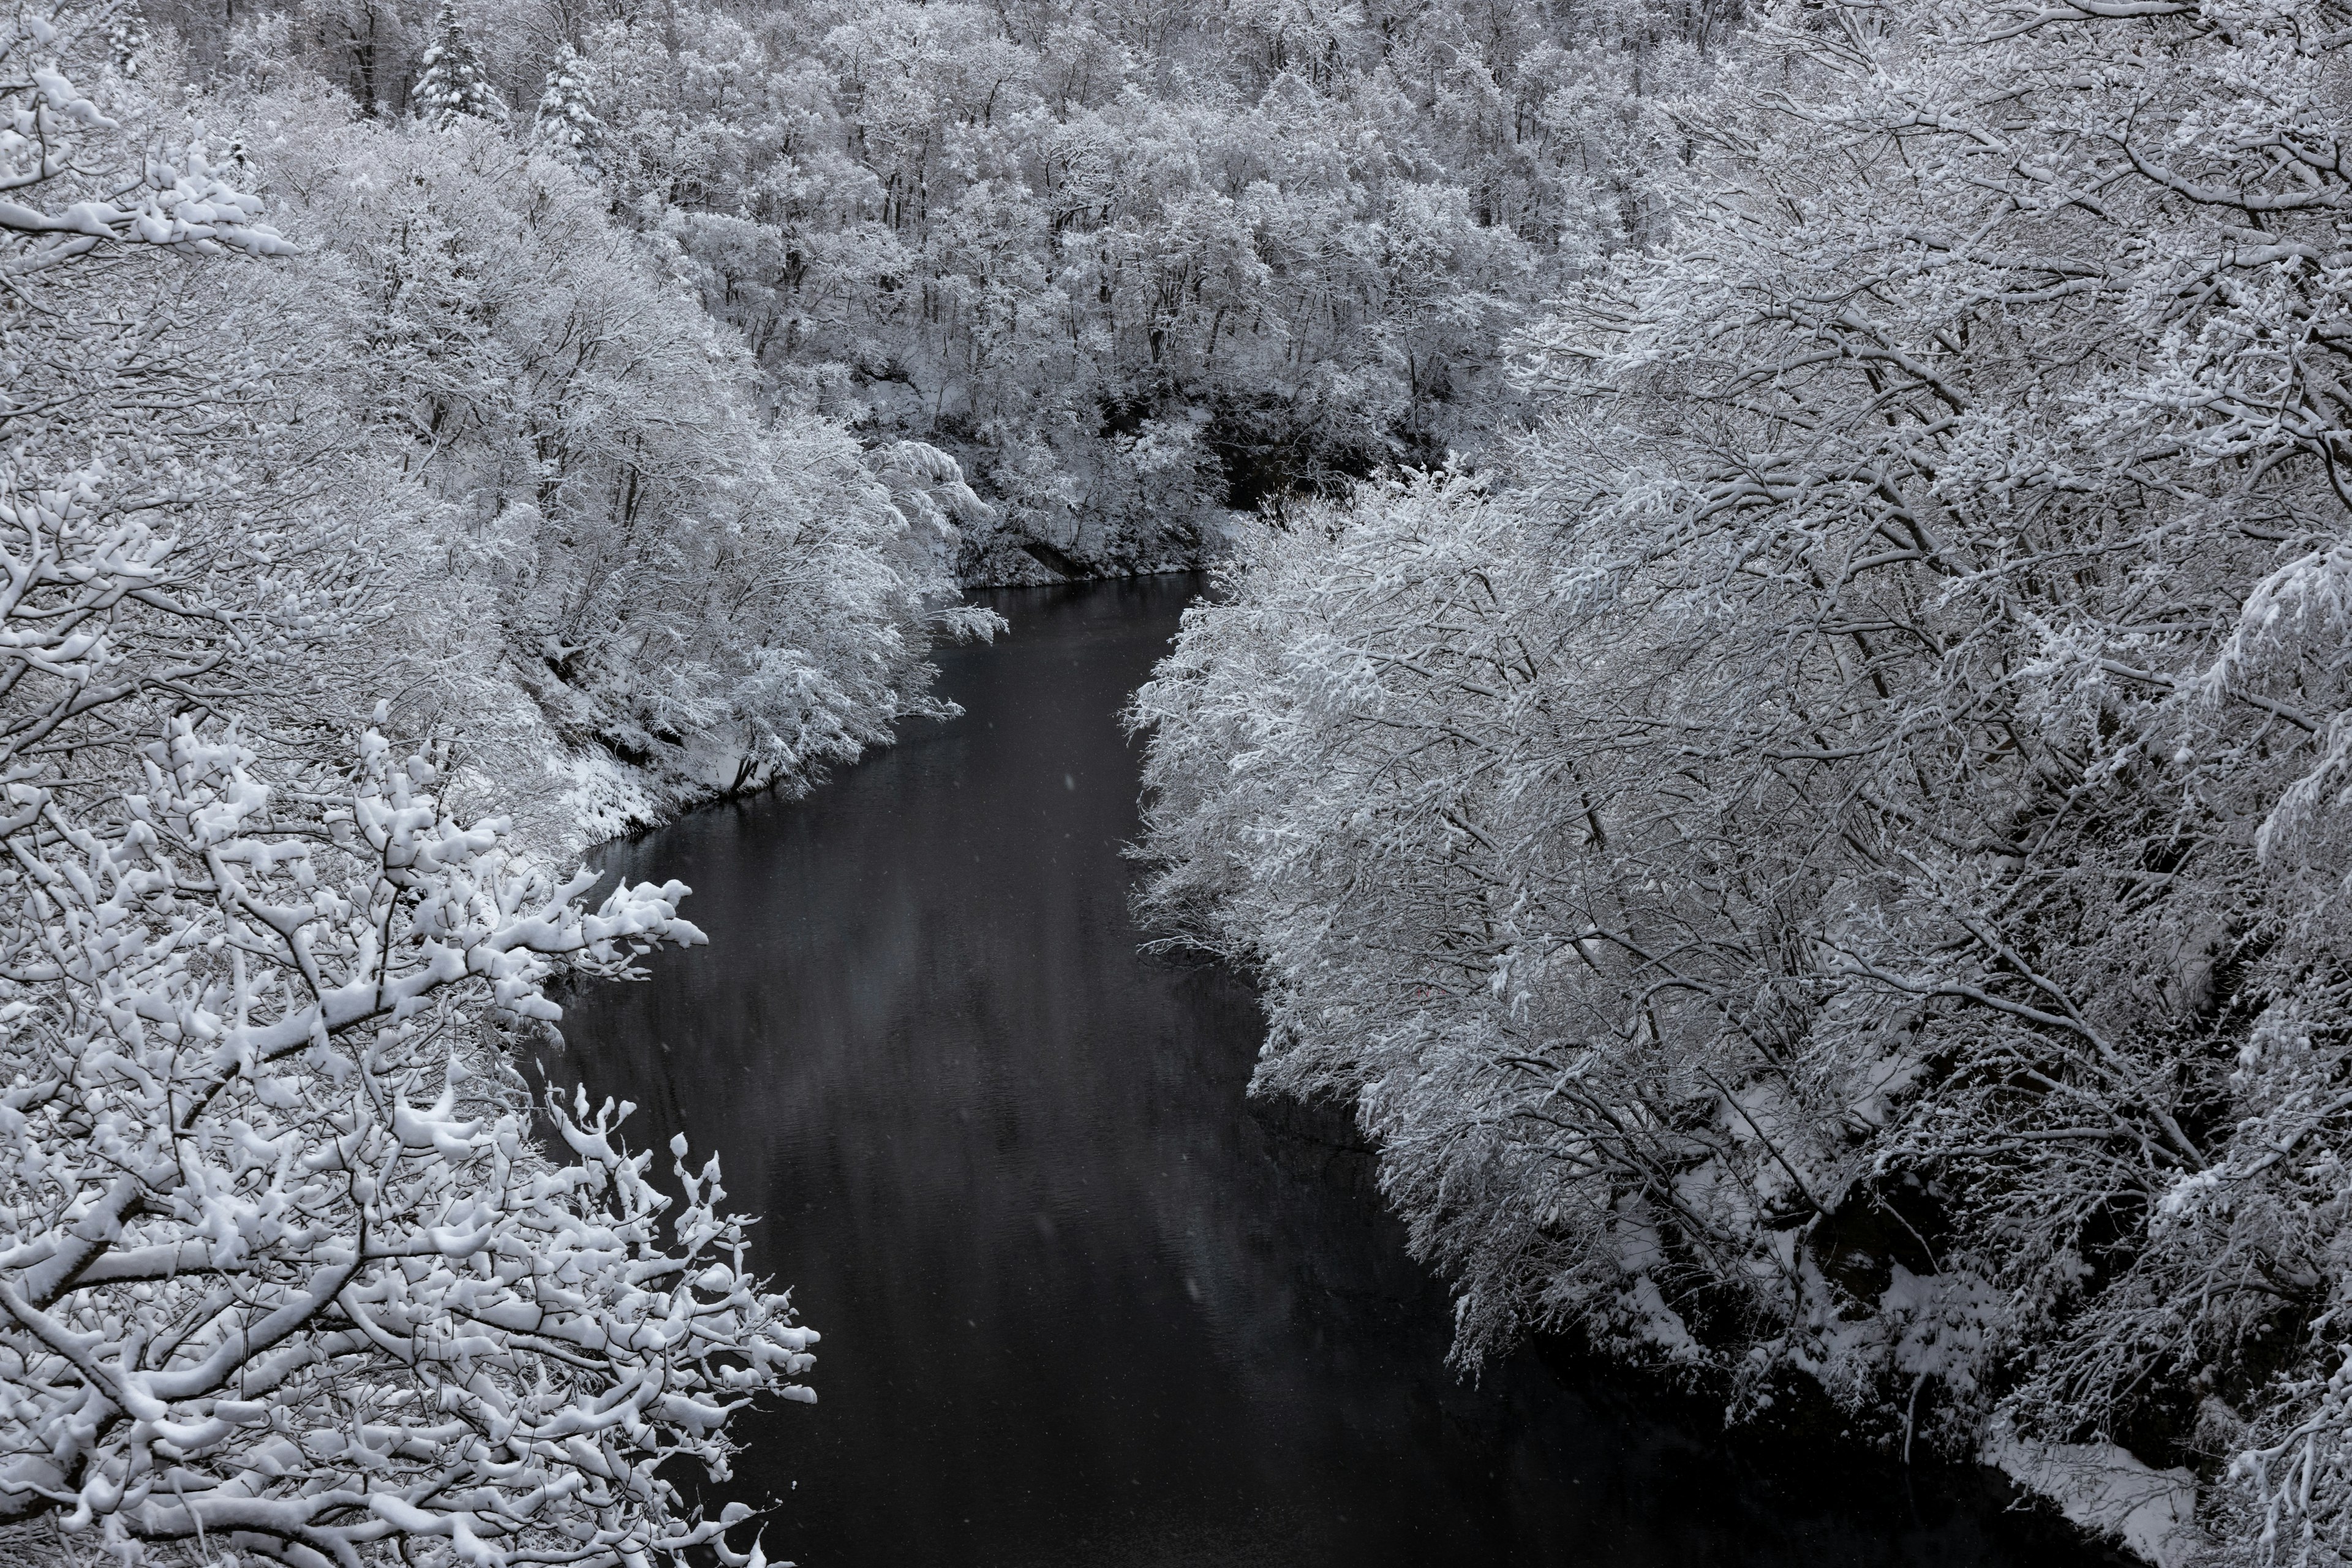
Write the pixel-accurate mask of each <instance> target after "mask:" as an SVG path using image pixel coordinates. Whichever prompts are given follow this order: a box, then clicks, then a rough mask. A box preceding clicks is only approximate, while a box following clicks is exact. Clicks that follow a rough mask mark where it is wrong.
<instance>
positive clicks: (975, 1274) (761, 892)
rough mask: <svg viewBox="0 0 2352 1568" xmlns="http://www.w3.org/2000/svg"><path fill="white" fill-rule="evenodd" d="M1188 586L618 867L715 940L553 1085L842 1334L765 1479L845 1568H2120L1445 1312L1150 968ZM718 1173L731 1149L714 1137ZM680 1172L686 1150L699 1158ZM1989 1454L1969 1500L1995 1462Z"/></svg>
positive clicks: (1218, 1039) (1110, 610) (575, 1016)
mask: <svg viewBox="0 0 2352 1568" xmlns="http://www.w3.org/2000/svg"><path fill="white" fill-rule="evenodd" d="M1194 586H1195V584H1192V582H1191V581H1189V580H1185V579H1159V580H1152V581H1145V582H1140V583H1118V584H1092V585H1087V586H1082V587H1073V588H1062V589H1047V590H1036V591H1033V592H1023V593H1016V594H1005V595H999V596H998V597H997V598H996V599H995V601H994V602H995V603H996V605H997V606H998V607H999V608H1000V609H1002V610H1003V611H1004V613H1005V614H1006V615H1008V616H1010V617H1011V618H1012V620H1013V636H1012V637H1010V638H1008V639H1005V640H1003V641H1002V642H1000V643H998V644H997V645H996V646H994V647H982V648H970V649H955V650H950V651H949V652H948V653H947V654H946V655H944V656H943V657H942V658H941V659H940V665H941V668H942V672H943V678H944V685H945V691H946V694H947V695H949V696H950V697H952V698H953V699H954V700H957V701H959V702H961V704H962V705H963V706H964V708H965V709H966V710H967V713H966V716H965V717H963V718H961V719H959V720H954V721H947V722H942V723H928V722H926V723H916V724H912V725H909V726H908V727H907V732H906V734H905V736H904V739H903V741H902V742H901V743H900V744H899V745H898V746H897V747H896V748H894V749H892V750H890V751H887V752H882V753H879V754H877V756H876V757H874V758H873V759H872V760H870V761H868V762H866V763H864V764H862V765H860V766H858V767H856V768H855V769H852V770H849V771H847V772H845V773H843V774H842V775H840V776H839V777H837V778H836V779H835V780H834V781H833V782H832V783H830V784H826V785H825V786H824V787H823V788H822V789H820V790H818V791H817V792H816V793H815V794H814V795H811V796H810V797H808V798H807V799H805V800H803V801H799V802H791V801H786V800H782V799H780V798H775V797H765V798H761V799H757V800H753V801H751V802H747V803H744V804H741V805H731V806H724V807H719V808H716V809H712V810H709V811H705V812H701V813H698V814H697V815H695V816H690V817H688V818H687V819H685V820H684V821H681V822H679V823H677V825H675V826H672V827H669V828H667V829H665V830H664V831H662V832H660V833H657V834H655V835H652V836H651V837H647V838H646V839H644V840H642V841H639V842H637V843H635V844H630V845H625V846H616V847H614V849H613V850H612V851H611V852H610V854H609V856H608V864H609V865H611V866H612V867H614V868H618V869H619V870H621V871H622V872H623V873H625V875H627V876H629V877H630V878H631V879H643V878H651V879H664V878H668V877H677V878H680V879H683V880H685V881H686V882H687V883H688V884H689V885H690V886H692V887H693V889H695V893H694V897H693V898H692V899H691V900H689V901H688V906H687V912H688V914H689V915H691V916H692V917H693V918H694V919H695V920H696V921H698V922H699V923H700V924H701V925H702V926H703V927H704V928H705V929H706V930H707V931H709V933H710V939H711V942H710V945H709V947H708V948H702V949H697V950H695V951H694V952H689V953H685V954H672V955H663V956H661V957H659V958H657V959H656V961H655V962H654V963H652V965H651V968H652V971H653V973H652V978H651V979H650V980H649V981H648V982H646V983H645V984H638V985H631V986H611V987H604V988H600V989H599V990H597V991H595V992H593V993H592V994H589V995H587V996H585V997H582V998H578V999H575V1001H574V1004H573V1005H572V1010H571V1012H570V1015H569V1016H567V1018H566V1020H565V1024H564V1030H565V1034H566V1036H567V1037H568V1040H569V1049H568V1051H567V1052H566V1054H565V1055H564V1056H563V1057H562V1058H560V1059H557V1060H554V1061H551V1063H550V1064H549V1066H550V1068H551V1071H552V1072H554V1073H555V1074H556V1075H557V1076H558V1077H559V1078H562V1079H571V1078H573V1077H577V1078H579V1079H583V1080H584V1081H585V1082H586V1083H587V1085H588V1086H589V1087H590V1089H592V1091H593V1092H594V1093H597V1094H600V1095H601V1094H612V1095H614V1096H617V1097H622V1098H626V1099H630V1100H635V1101H637V1102H638V1104H639V1105H640V1106H642V1107H643V1108H644V1109H643V1110H641V1111H640V1112H639V1113H638V1116H637V1118H636V1119H635V1121H632V1122H631V1124H630V1126H631V1130H632V1137H631V1140H630V1141H631V1142H632V1144H633V1145H634V1146H636V1147H647V1146H653V1147H659V1146H660V1145H661V1144H663V1143H665V1142H667V1140H668V1138H669V1136H670V1135H671V1133H672V1132H673V1131H679V1130H683V1131H685V1132H686V1133H687V1134H688V1136H689V1137H690V1138H691V1139H692V1141H693V1142H694V1144H695V1145H696V1147H697V1149H698V1151H700V1150H708V1149H711V1148H716V1149H718V1150H719V1151H721V1152H722V1153H723V1156H724V1160H725V1167H726V1172H727V1180H726V1184H727V1187H728V1189H729V1191H730V1194H731V1197H732V1202H733V1203H734V1205H736V1206H737V1207H739V1208H741V1209H744V1210H747V1211H750V1212H752V1213H757V1214H760V1215H763V1216H765V1217H764V1219H763V1221H762V1223H761V1225H760V1226H759V1227H758V1229H757V1233H756V1234H757V1242H758V1248H759V1256H760V1261H761V1267H762V1268H764V1269H765V1270H766V1271H768V1272H770V1273H772V1275H774V1276H775V1277H776V1278H777V1279H781V1280H785V1281H789V1282H791V1283H792V1284H793V1287H794V1292H795V1300H796V1302H797V1303H798V1304H799V1306H800V1308H801V1310H802V1312H803V1315H804V1317H805V1318H806V1320H807V1321H809V1322H810V1323H812V1324H813V1325H814V1326H815V1327H816V1328H818V1329H819V1330H821V1331H823V1332H824V1344H823V1346H822V1347H821V1353H820V1356H819V1361H818V1366H817V1368H816V1371H815V1373H814V1377H813V1380H812V1381H813V1382H814V1384H815V1386H816V1387H817V1389H818V1390H819V1393H820V1395H821V1403H820V1404H818V1405H815V1406H814V1407H813V1408H812V1407H807V1406H801V1405H790V1406H785V1407H783V1408H782V1409H779V1410H775V1411H762V1412H758V1413H754V1414H752V1415H749V1416H748V1417H745V1418H743V1419H741V1421H740V1425H739V1428H738V1430H739V1431H740V1434H741V1435H742V1436H744V1437H745V1438H746V1439H747V1440H748V1441H749V1443H750V1444H751V1449H750V1452H749V1453H747V1454H746V1455H745V1456H744V1457H743V1459H742V1462H741V1464H740V1468H739V1469H738V1472H737V1475H736V1477H735V1479H734V1480H733V1481H732V1482H731V1483H730V1485H729V1487H728V1488H727V1489H726V1494H727V1495H730V1496H737V1497H741V1498H743V1499H744V1500H748V1501H751V1502H753V1503H755V1504H756V1503H761V1502H765V1501H768V1500H774V1501H776V1502H777V1503H778V1505H779V1507H778V1511H777V1513H776V1515H775V1517H774V1519H773V1521H772V1522H771V1523H770V1524H769V1526H768V1530H767V1535H766V1546H767V1551H768V1552H769V1555H770V1556H771V1557H772V1558H780V1559H781V1558H796V1559H797V1560H798V1561H800V1562H801V1563H803V1564H807V1565H809V1568H865V1565H872V1568H933V1565H938V1568H947V1565H950V1564H954V1565H957V1568H1059V1565H1063V1564H1071V1565H1076V1564H1103V1565H1114V1568H1126V1565H1133V1568H1162V1565H1167V1568H1173V1565H1177V1564H1185V1565H1191V1564H1202V1565H1207V1564H1220V1565H1234V1564H1259V1563H1264V1564H1283V1565H1286V1568H1322V1565H1331V1568H1340V1565H1346V1568H1405V1565H1407V1564H1413V1565H1423V1564H1465V1565H1472V1568H1475V1565H1482V1564H1507V1563H1579V1564H1583V1563H1590V1564H1602V1565H1618V1564H1622V1565H1627V1568H1644V1565H1649V1564H1658V1565H1665V1564H1675V1565H1677V1568H1679V1565H1685V1564H1711V1563H1724V1564H1742V1565H1758V1568H1763V1565H1772V1568H1780V1565H1788V1568H1796V1565H1799V1564H1802V1565H1804V1568H1833V1565H1838V1564H1848V1563H1851V1564H1873V1565H1876V1564H1888V1563H1916V1564H1938V1565H1941V1564H1953V1565H1958V1564H1971V1565H1978V1564H1981V1565H1986V1568H1995V1565H1998V1568H2011V1565H2018V1564H2024V1563H2042V1562H2048V1563H2066V1562H2074V1563H2080V1562H2084V1561H2086V1558H2085V1557H2084V1555H2083V1554H2081V1553H2079V1552H2072V1551H2069V1550H2067V1549H2064V1548H2063V1547H2059V1546H2054V1545H2053V1544H2052V1543H2051V1542H2050V1540H2049V1538H2048V1537H2047V1536H2046V1535H2045V1534H2042V1533H2041V1532H2039V1531H2033V1530H2031V1529H2029V1528H2028V1526H2027V1525H2026V1524H2025V1522H2024V1521H2021V1520H2020V1519H2018V1518H2017V1517H2016V1516H2012V1515H2004V1514H2002V1513H2001V1512H2000V1510H1999V1508H1998V1506H1997V1503H1996V1502H1995V1501H1994V1500H1990V1498H1988V1497H1986V1496H1984V1495H1981V1494H1980V1493H1978V1492H1972V1491H1970V1490H1969V1487H1968V1486H1967V1485H1966V1484H1958V1485H1956V1484H1955V1481H1954V1479H1953V1478H1951V1477H1948V1476H1943V1475H1935V1474H1928V1475H1920V1474H1913V1475H1907V1476H1906V1474H1905V1472H1903V1471H1902V1470H1901V1469H1899V1468H1895V1467H1893V1466H1891V1465H1885V1464H1881V1463H1876V1462H1873V1461H1870V1460H1868V1459H1866V1458H1863V1457H1861V1456H1858V1455H1857V1454H1855V1453H1853V1452H1851V1451H1843V1450H1838V1449H1834V1448H1832V1449H1830V1450H1828V1451H1825V1452H1821V1453H1813V1452H1811V1451H1792V1450H1791V1449H1790V1446H1789V1445H1787V1444H1780V1445H1779V1447H1780V1449H1781V1453H1780V1456H1779V1457H1778V1458H1774V1457H1773V1456H1772V1454H1771V1453H1770V1451H1769V1449H1770V1447H1772V1446H1771V1445H1769V1444H1768V1445H1765V1446H1764V1447H1762V1448H1760V1449H1759V1444H1758V1443H1757V1442H1756V1441H1755V1440H1753V1439H1749V1440H1745V1441H1738V1440H1731V1439H1727V1438H1725V1437H1724V1436H1723V1435H1722V1434H1721V1433H1720V1432H1719V1431H1718V1430H1717V1429H1716V1428H1715V1426H1714V1425H1713V1423H1712V1422H1711V1421H1709V1420H1708V1419H1707V1417H1706V1413H1705V1411H1704V1410H1703V1409H1696V1408H1695V1407H1693V1406H1691V1405H1684V1404H1681V1403H1677V1402H1675V1401H1672V1400H1669V1399H1666V1398H1664V1397H1663V1396H1660V1395H1656V1394H1650V1393H1645V1392H1643V1391H1642V1389H1641V1386H1640V1385H1639V1384H1626V1383H1622V1382H1621V1381H1615V1380H1611V1379H1607V1378H1603V1377H1601V1376H1597V1375H1594V1374H1591V1373H1583V1372H1580V1371H1579V1370H1578V1369H1576V1368H1574V1367H1572V1366H1569V1367H1564V1368H1557V1369H1556V1368H1555V1367H1553V1366H1551V1365H1548V1364H1547V1363H1545V1362H1544V1361H1542V1360H1539V1359H1538V1358H1537V1357H1535V1356H1533V1355H1523V1356H1521V1357H1519V1358H1517V1359H1515V1360H1513V1361H1511V1362H1509V1363H1506V1364H1503V1365H1500V1366H1497V1367H1494V1368H1490V1369H1488V1371H1487V1372H1486V1374H1485V1376H1484V1377H1483V1378H1482V1379H1481V1380H1479V1381H1478V1382H1477V1383H1476V1384H1471V1383H1468V1382H1465V1381H1464V1380H1462V1379H1461V1378H1459V1377H1458V1376H1457V1375H1456V1374H1455V1373H1454V1372H1452V1371H1451V1370H1449V1369H1448V1368H1447V1367H1446V1366H1445V1365H1444V1352H1445V1350H1446V1346H1447V1342H1448V1319H1447V1313H1446V1306H1445V1300H1444V1293H1443V1292H1442V1291H1441V1290H1438V1289H1434V1288H1433V1286H1432V1285H1431V1284H1430V1282H1429V1281H1428V1280H1426V1279H1424V1278H1423V1276H1422V1275H1421V1274H1420V1273H1419V1271H1418V1270H1416V1269H1415V1268H1413V1267H1412V1265H1411V1264H1410V1263H1409V1262H1408V1261H1407V1260H1406V1259H1405V1258H1404V1257H1403V1255H1402V1246H1401V1242H1400V1239H1399V1236H1398V1232H1397V1228H1396V1227H1395V1226H1394V1225H1393V1224H1392V1223H1391V1221H1389V1220H1388V1219H1387V1218H1386V1216H1384V1215H1382V1214H1381V1212H1380V1210H1379V1207H1378V1205H1377V1203H1376V1201H1374V1200H1373V1199H1371V1198H1370V1197H1369V1196H1367V1195H1366V1194H1364V1193H1363V1191H1362V1190H1361V1189H1362V1183H1361V1180H1360V1177H1361V1173H1362V1169H1363V1165H1364V1162H1363V1160H1362V1157H1361V1156H1360V1154H1356V1153H1351V1152H1349V1151H1348V1150H1347V1149H1345V1148H1344V1147H1343V1146H1340V1145H1341V1144H1343V1143H1344V1136H1345V1135H1344V1131H1340V1130H1335V1129H1332V1128H1329V1127H1326V1126H1322V1125H1319V1124H1318V1122H1317V1121H1315V1119H1313V1118H1311V1117H1300V1116H1297V1115H1295V1114H1286V1113H1283V1112H1280V1111H1278V1110H1277V1111H1275V1112H1272V1113H1269V1112H1268V1111H1266V1110H1264V1109H1263V1108H1257V1109H1255V1110H1254V1108H1253V1107H1252V1106H1250V1105H1249V1104H1248V1103H1247V1102H1246V1101H1245V1100H1244V1097H1243V1087H1244V1084H1245V1082H1246V1081H1247V1079H1248V1076H1249V1071H1250V1067H1251V1063H1252V1059H1253V1058H1254V1056H1255V1051H1256V1048H1257V1043H1258V1037H1259V1030H1260V1021H1259V1017H1258V1014H1257V1011H1256V1008H1255V1004H1254V1001H1253V999H1252V997H1251V995H1250V994H1249V992H1248V991H1247V990H1246V989H1245V988H1244V986H1242V985H1240V984H1237V983H1236V982H1235V981H1234V979H1233V978H1232V977H1230V976H1229V975H1227V974H1225V973H1222V972H1220V971H1218V970H1216V969H1214V968H1205V967H1200V966H1187V965H1184V964H1181V963H1168V962H1163V961H1160V960H1156V959H1151V958H1148V957H1144V956H1141V955H1139V953H1138V952H1137V942H1138V940H1139V936H1138V932H1137V931H1136V930H1135V929H1134V928H1133V926H1132V925H1131V923H1130V921H1129V914H1128V908H1127V899H1128V889H1129V876H1130V870H1131V868H1130V867H1129V865H1128V864H1127V863H1126V862H1124V861H1123V860H1122V859H1121V858H1120V855H1119V847H1120V846H1121V845H1122V844H1123V843H1125V842H1126V841H1128V840H1129V838H1131V837H1133V835H1134V832H1135V824H1136V818H1135V807H1134V799H1135V794H1136V769H1135V763H1134V758H1133V756H1132V754H1131V753H1130V752H1129V747H1128V745H1127V743H1126V742H1125V741H1124V740H1123V738H1122V737H1121V735H1120V733H1119V731H1118V724H1117V721H1116V717H1115V716H1116V714H1117V711H1118V708H1119V706H1120V704H1121V703H1122V702H1123V701H1124V700H1125V699H1126V697H1127V694H1128V693H1129V691H1131V690H1132V689H1134V687H1135V685H1136V683H1137V682H1138V681H1139V679H1141V678H1142V676H1143V674H1144V672H1145V671H1146V669H1147V668H1149V667H1150V663H1151V661H1152V660H1153V659H1154V658H1157V657H1158V656H1159V654H1160V652H1161V651H1163V649H1164V648H1165V646H1166V643H1167V639H1168V637H1170V635H1171V633H1172V632H1173V631H1174V629H1175V622H1176V616H1177V615H1178V612H1179V611H1180V609H1181V606H1182V605H1183V603H1184V601H1185V599H1186V597H1187V596H1188V595H1189V594H1190V593H1191V592H1192V589H1193V587H1194ZM697 1159H698V1160H699V1153H698V1155H697ZM664 1163H665V1164H667V1161H665V1162H664ZM1964 1482H1965V1478H1963V1483H1964Z"/></svg>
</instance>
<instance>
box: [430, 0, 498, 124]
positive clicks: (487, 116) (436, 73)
mask: <svg viewBox="0 0 2352 1568" xmlns="http://www.w3.org/2000/svg"><path fill="white" fill-rule="evenodd" d="M417 64H418V66H419V67H420V68H422V74H420V75H419V76H418V77H417V79H416V86H415V89H413V90H412V91H411V92H410V94H409V101H410V102H411V103H412V104H413V105H415V110H416V113H417V116H418V117H419V118H420V119H422V120H424V121H426V122H427V123H428V124H431V125H433V126H436V127H437V128H441V129H446V128H447V127H449V126H450V125H453V124H455V123H456V122H457V121H459V120H461V119H466V118H472V119H476V120H486V121H489V122H490V123H491V124H493V125H501V126H502V125H504V124H506V122H507V118H508V116H507V105H506V100H504V99H503V98H500V97H499V89H498V88H497V87H496V86H495V85H493V84H492V82H491V81H490V79H489V75H488V72H487V71H486V70H484V69H483V67H482V61H481V57H480V56H479V55H478V54H477V53H476V52H475V49H474V40H473V37H472V35H471V34H470V33H468V32H467V27H466V23H465V21H464V19H463V18H461V17H460V16H458V15H457V0H441V10H440V13H439V14H438V15H437V16H436V17H435V18H434V21H433V42H432V44H431V46H430V47H427V48H426V49H425V52H424V53H423V54H422V55H420V56H418V57H417Z"/></svg>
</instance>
